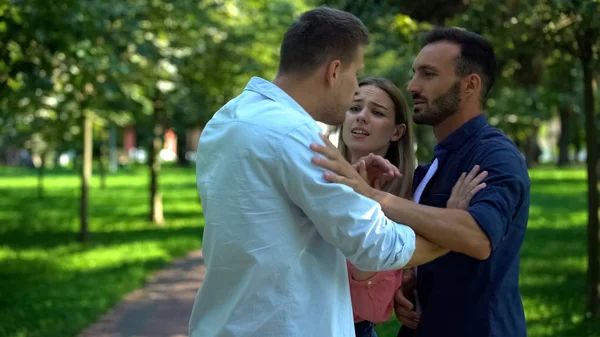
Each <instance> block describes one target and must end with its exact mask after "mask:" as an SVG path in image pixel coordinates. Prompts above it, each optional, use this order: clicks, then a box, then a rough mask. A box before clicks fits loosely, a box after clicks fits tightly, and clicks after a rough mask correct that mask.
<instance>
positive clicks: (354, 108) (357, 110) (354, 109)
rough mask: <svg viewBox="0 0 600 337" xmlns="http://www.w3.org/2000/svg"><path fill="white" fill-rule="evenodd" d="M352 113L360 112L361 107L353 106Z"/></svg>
mask: <svg viewBox="0 0 600 337" xmlns="http://www.w3.org/2000/svg"><path fill="white" fill-rule="evenodd" d="M350 111H351V112H360V107H358V106H352V107H350Z"/></svg>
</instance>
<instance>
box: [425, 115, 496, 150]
mask: <svg viewBox="0 0 600 337" xmlns="http://www.w3.org/2000/svg"><path fill="white" fill-rule="evenodd" d="M486 125H488V121H487V118H485V116H484V115H483V114H480V115H478V116H477V117H475V118H473V119H471V120H470V121H468V122H466V123H465V124H463V125H462V126H461V127H459V128H458V129H456V130H455V131H454V132H452V133H451V134H450V135H449V136H448V137H446V139H444V140H442V141H441V142H440V143H439V144H438V145H437V146H436V147H435V149H434V155H435V157H436V158H438V160H441V159H442V157H443V156H444V155H445V154H446V153H447V152H453V151H456V150H457V149H460V148H461V147H462V146H463V145H464V144H465V142H466V141H468V140H469V139H470V138H471V137H473V135H475V134H476V133H477V131H479V130H480V129H481V128H483V127H485V126H486Z"/></svg>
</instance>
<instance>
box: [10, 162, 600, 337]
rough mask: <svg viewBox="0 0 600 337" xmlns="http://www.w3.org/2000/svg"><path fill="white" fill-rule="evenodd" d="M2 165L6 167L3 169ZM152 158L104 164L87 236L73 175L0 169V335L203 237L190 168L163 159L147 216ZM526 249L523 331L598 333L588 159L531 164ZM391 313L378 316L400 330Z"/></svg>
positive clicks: (87, 304) (74, 306) (387, 332)
mask: <svg viewBox="0 0 600 337" xmlns="http://www.w3.org/2000/svg"><path fill="white" fill-rule="evenodd" d="M3 173H6V174H3ZM147 173H148V172H147V169H145V168H140V169H135V170H132V171H129V172H119V173H118V174H115V175H109V176H108V179H107V188H106V189H104V190H102V189H100V180H99V178H98V176H97V175H95V176H94V177H93V179H92V181H91V190H90V231H91V243H90V244H88V245H82V244H80V243H77V242H76V238H77V231H78V228H79V217H78V216H79V213H78V212H79V199H78V197H79V177H78V176H77V175H76V174H74V173H71V174H69V173H68V172H67V173H65V172H62V173H60V174H54V173H52V172H50V173H48V175H47V176H46V178H45V197H44V198H43V199H40V198H38V197H37V178H36V172H35V171H24V170H14V169H11V170H7V171H4V169H3V168H0V223H2V226H0V289H2V292H3V295H2V297H0V322H1V323H0V336H9V337H18V336H23V337H25V336H26V337H42V336H44V337H45V336H65V337H72V336H75V335H76V334H77V333H78V332H79V331H80V330H81V329H83V328H85V327H87V326H88V325H89V324H91V323H92V322H94V320H95V319H97V317H98V316H99V315H101V314H102V313H104V312H106V311H107V310H108V309H110V308H111V307H112V306H114V305H115V304H116V303H118V301H119V300H120V299H121V298H122V296H123V295H124V294H126V293H127V292H130V291H132V290H134V289H136V288H139V287H140V286H142V285H143V283H144V281H145V280H146V279H147V277H148V276H149V275H150V273H152V272H153V271H154V270H156V269H157V268H160V267H161V266H164V264H165V263H167V262H168V261H171V260H172V259H173V258H174V257H176V256H181V255H184V254H185V253H186V252H188V251H190V250H192V249H198V248H200V244H201V237H202V226H203V225H204V219H203V217H202V209H201V205H200V201H199V199H198V196H197V193H196V186H195V179H194V175H195V174H194V171H193V170H191V169H179V168H167V169H165V170H164V172H163V174H162V176H161V179H160V186H161V190H162V194H163V201H164V213H165V218H166V224H165V226H164V227H157V226H154V225H152V224H150V223H148V222H147V221H146V218H147V213H148V209H149V200H148V199H149V197H148V181H149V178H148V174H147ZM530 176H531V179H532V191H531V208H530V221H529V224H528V230H527V234H526V237H525V242H524V245H523V248H522V250H521V256H522V258H521V279H520V284H521V293H522V296H523V303H524V306H525V312H526V317H527V326H528V334H529V336H530V337H584V336H585V337H600V323H599V322H597V321H592V322H590V321H587V320H584V318H583V306H584V302H585V298H584V289H585V271H586V268H587V258H586V256H587V255H586V240H585V238H586V222H587V215H586V214H587V213H586V193H585V192H586V186H585V177H586V175H585V171H584V170H574V169H568V170H551V169H538V170H532V171H531V172H530ZM399 327H400V325H399V323H398V322H397V320H396V319H395V318H392V319H390V321H388V322H387V323H384V324H380V325H378V326H377V331H378V334H379V336H380V337H395V336H396V334H397V332H398V328H399Z"/></svg>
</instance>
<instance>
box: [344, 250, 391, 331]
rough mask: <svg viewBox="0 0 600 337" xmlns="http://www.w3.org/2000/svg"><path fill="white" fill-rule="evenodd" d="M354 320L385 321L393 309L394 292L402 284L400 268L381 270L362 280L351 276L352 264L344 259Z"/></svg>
mask: <svg viewBox="0 0 600 337" xmlns="http://www.w3.org/2000/svg"><path fill="white" fill-rule="evenodd" d="M346 264H347V266H348V279H349V280H350V296H351V297H352V311H353V312H354V322H355V323H357V322H361V321H371V322H373V323H382V322H385V321H387V320H388V319H389V318H390V315H391V314H392V310H393V309H394V294H395V293H396V290H398V288H400V285H402V269H399V270H389V271H381V272H378V273H376V274H375V275H373V276H372V277H371V278H369V279H367V280H364V281H357V280H354V279H353V278H352V271H353V270H354V269H355V268H354V266H353V265H352V264H351V263H350V262H348V261H347V260H346Z"/></svg>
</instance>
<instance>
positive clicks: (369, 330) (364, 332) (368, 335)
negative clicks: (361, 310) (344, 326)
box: [354, 321, 377, 337]
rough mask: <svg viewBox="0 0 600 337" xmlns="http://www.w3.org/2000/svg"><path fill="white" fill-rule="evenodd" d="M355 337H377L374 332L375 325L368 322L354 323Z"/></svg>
mask: <svg viewBox="0 0 600 337" xmlns="http://www.w3.org/2000/svg"><path fill="white" fill-rule="evenodd" d="M354 330H355V331H356V337H377V333H376V332H375V324H373V323H372V322H369V321H362V322H358V323H354Z"/></svg>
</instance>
